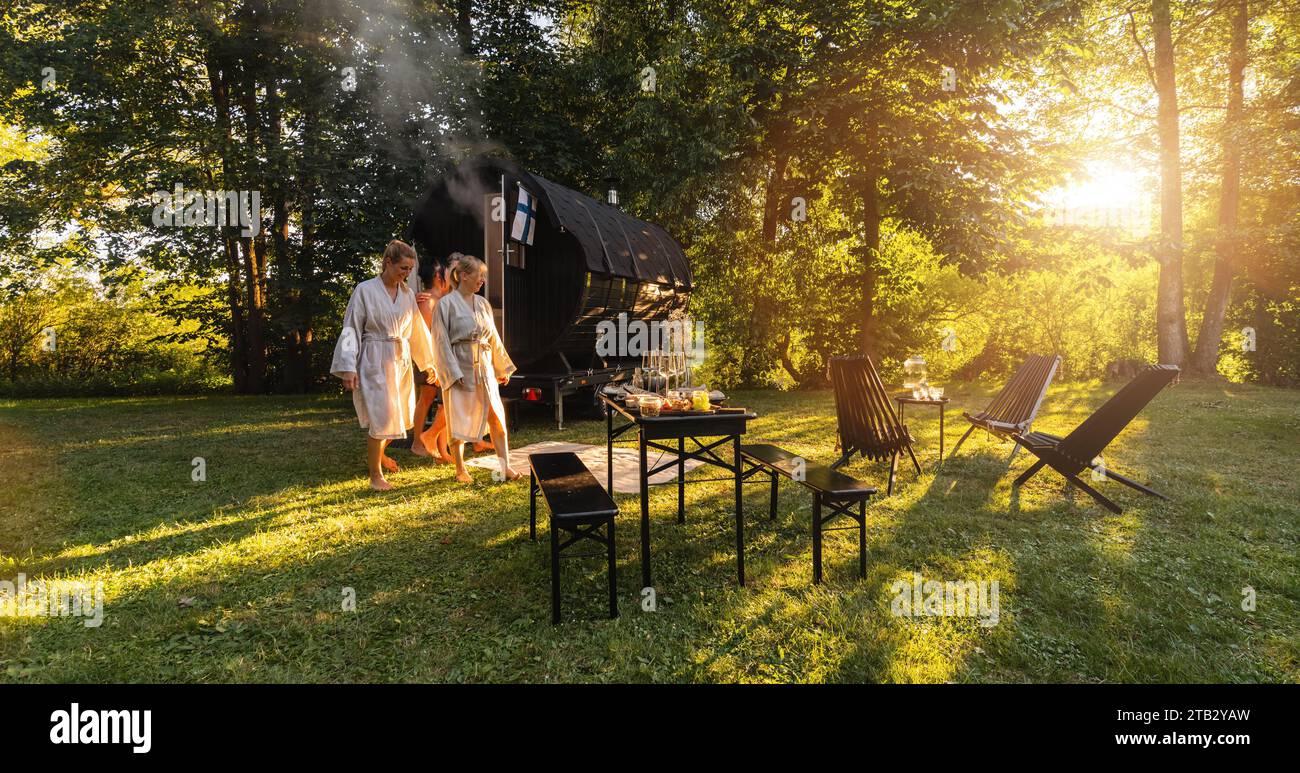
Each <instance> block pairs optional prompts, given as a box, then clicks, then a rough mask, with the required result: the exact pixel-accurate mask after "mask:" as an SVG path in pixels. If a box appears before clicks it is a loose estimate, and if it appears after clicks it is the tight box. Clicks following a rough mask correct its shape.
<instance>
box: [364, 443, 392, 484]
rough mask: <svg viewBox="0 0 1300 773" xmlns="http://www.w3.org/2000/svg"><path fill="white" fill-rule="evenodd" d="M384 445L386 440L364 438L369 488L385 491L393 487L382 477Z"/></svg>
mask: <svg viewBox="0 0 1300 773" xmlns="http://www.w3.org/2000/svg"><path fill="white" fill-rule="evenodd" d="M386 445H388V441H387V440H381V439H379V438H374V437H367V438H366V466H367V467H369V468H370V488H372V489H374V490H375V491H387V490H389V489H390V488H392V487H393V484H391V483H389V482H388V480H387V479H386V478H384V467H383V463H382V460H383V459H384V446H386Z"/></svg>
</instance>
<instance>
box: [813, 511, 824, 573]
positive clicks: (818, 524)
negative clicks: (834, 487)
mask: <svg viewBox="0 0 1300 773" xmlns="http://www.w3.org/2000/svg"><path fill="white" fill-rule="evenodd" d="M812 527H813V528H812V532H813V535H812V537H813V585H820V584H821V581H822V495H821V494H813V513H812Z"/></svg>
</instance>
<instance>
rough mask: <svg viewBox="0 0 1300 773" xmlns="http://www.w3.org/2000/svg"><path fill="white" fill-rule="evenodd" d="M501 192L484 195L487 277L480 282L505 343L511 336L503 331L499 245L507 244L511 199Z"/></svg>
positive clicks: (503, 280) (502, 261) (503, 296)
mask: <svg viewBox="0 0 1300 773" xmlns="http://www.w3.org/2000/svg"><path fill="white" fill-rule="evenodd" d="M501 199H502V194H500V193H489V194H486V195H485V196H484V197H483V211H484V213H485V215H486V216H485V217H484V218H483V262H484V263H486V264H487V267H488V279H487V281H486V282H484V283H483V294H484V295H485V296H486V297H487V299H488V303H489V304H491V306H492V320H493V321H494V322H496V325H497V333H498V334H500V336H501V341H502V342H503V343H505V344H506V345H507V346H508V345H509V344H510V338H509V337H508V336H507V335H506V284H505V283H506V261H505V259H504V257H503V255H502V250H501V248H502V246H503V245H505V244H506V238H505V237H506V228H507V227H508V225H509V223H510V217H511V208H510V200H509V198H506V199H505V200H504V201H502V200H501Z"/></svg>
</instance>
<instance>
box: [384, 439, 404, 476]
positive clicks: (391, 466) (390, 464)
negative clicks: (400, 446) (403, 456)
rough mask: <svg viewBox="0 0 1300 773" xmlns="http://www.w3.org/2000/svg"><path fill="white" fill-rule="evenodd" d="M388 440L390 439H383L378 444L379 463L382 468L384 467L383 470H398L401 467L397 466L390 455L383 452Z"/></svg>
mask: <svg viewBox="0 0 1300 773" xmlns="http://www.w3.org/2000/svg"><path fill="white" fill-rule="evenodd" d="M390 442H391V441H388V440H385V441H383V442H382V443H381V444H380V446H379V463H380V464H382V465H383V466H384V469H385V470H388V471H389V472H397V471H398V470H400V469H402V468H401V467H398V466H397V462H395V461H393V459H392V457H390V456H389V455H388V454H387V453H385V450H386V449H387V448H388V444H389V443H390Z"/></svg>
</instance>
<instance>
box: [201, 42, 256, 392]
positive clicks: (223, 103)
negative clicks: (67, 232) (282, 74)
mask: <svg viewBox="0 0 1300 773" xmlns="http://www.w3.org/2000/svg"><path fill="white" fill-rule="evenodd" d="M209 45H210V46H211V45H215V42H210V43H209ZM207 69H208V83H209V86H210V89H211V92H212V106H213V110H214V112H215V114H216V122H217V135H218V138H219V140H220V142H221V186H219V187H222V188H227V189H228V188H230V187H232V184H233V183H234V178H235V174H234V168H233V167H234V162H233V160H232V158H231V156H232V155H233V137H232V135H231V122H230V86H229V80H228V78H229V75H230V71H229V68H228V67H227V66H226V62H225V61H223V59H221V58H219V57H217V56H216V55H214V53H213V52H212V51H211V50H209V51H208V56H207ZM233 187H235V188H238V186H237V185H233ZM218 228H219V229H220V232H221V243H222V249H223V251H224V253H225V258H226V305H227V307H228V308H229V310H230V376H231V381H232V382H233V383H234V387H235V393H236V394H244V393H245V392H247V391H248V350H247V342H246V340H245V323H244V310H243V298H242V297H241V296H240V291H239V284H240V281H241V277H242V273H243V272H242V271H241V270H240V267H239V245H238V240H237V238H236V237H235V236H234V235H233V234H232V231H234V230H235V229H231V228H227V227H226V226H225V225H224V224H218Z"/></svg>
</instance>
